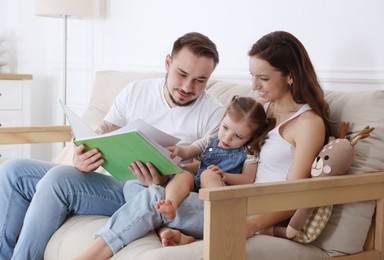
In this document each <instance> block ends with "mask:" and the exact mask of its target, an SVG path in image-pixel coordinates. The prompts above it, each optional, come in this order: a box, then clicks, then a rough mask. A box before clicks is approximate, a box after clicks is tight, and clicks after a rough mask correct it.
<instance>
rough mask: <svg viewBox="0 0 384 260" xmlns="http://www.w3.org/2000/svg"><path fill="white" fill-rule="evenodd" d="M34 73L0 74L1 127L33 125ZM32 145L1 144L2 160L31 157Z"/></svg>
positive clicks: (0, 156) (0, 157)
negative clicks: (32, 95) (32, 84)
mask: <svg viewBox="0 0 384 260" xmlns="http://www.w3.org/2000/svg"><path fill="white" fill-rule="evenodd" d="M31 82H32V75H28V74H0V127H12V126H29V125H31ZM30 154H31V146H30V145H0V161H1V160H4V159H8V158H15V157H24V158H29V157H30Z"/></svg>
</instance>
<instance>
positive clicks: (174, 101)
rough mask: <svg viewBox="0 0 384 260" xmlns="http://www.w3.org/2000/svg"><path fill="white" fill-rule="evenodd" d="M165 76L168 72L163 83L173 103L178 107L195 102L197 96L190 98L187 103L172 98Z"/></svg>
mask: <svg viewBox="0 0 384 260" xmlns="http://www.w3.org/2000/svg"><path fill="white" fill-rule="evenodd" d="M167 76H168V74H167V75H166V78H165V83H164V85H165V88H166V89H167V93H168V97H169V99H170V100H171V101H172V103H173V104H175V105H176V106H179V107H186V106H189V105H191V104H193V103H195V101H196V99H197V98H195V99H192V100H191V101H188V102H187V103H180V102H178V101H177V100H176V99H174V98H173V96H172V95H171V91H170V90H169V87H168V84H167Z"/></svg>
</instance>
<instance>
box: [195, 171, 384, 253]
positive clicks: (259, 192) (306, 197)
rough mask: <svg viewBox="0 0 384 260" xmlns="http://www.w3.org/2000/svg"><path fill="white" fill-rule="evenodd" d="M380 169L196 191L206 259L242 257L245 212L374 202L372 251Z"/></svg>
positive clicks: (377, 247) (379, 229)
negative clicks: (200, 202) (201, 202)
mask: <svg viewBox="0 0 384 260" xmlns="http://www.w3.org/2000/svg"><path fill="white" fill-rule="evenodd" d="M383 189H384V172H376V173H364V174H354V175H344V176H335V177H322V178H313V179H303V180H294V181H288V182H274V183H262V184H250V185H240V186H230V187H220V188H210V189H202V190H200V198H201V199H202V200H204V259H245V254H246V249H245V247H246V233H245V225H246V219H245V216H246V215H249V214H259V213H268V212H275V211H282V210H291V209H297V208H307V207H318V206H324V205H334V204H343V203H349V202H358V201H368V200H376V218H375V222H376V223H375V236H374V239H375V241H374V242H373V247H374V248H373V250H374V251H379V252H382V249H383V248H384V245H383V205H384V204H383V203H384V200H383Z"/></svg>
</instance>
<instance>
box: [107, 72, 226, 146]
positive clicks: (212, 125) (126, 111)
mask: <svg viewBox="0 0 384 260" xmlns="http://www.w3.org/2000/svg"><path fill="white" fill-rule="evenodd" d="M164 83H165V79H147V80H140V81H135V82H132V83H130V84H128V85H127V86H126V87H125V88H124V89H123V90H122V91H121V92H120V93H119V94H118V95H117V96H116V98H115V100H114V103H113V104H112V107H111V109H110V110H109V112H108V113H107V115H106V116H105V118H104V120H106V121H108V122H110V123H112V124H115V125H117V126H120V127H123V126H125V125H126V124H128V123H129V122H131V121H134V120H136V119H141V120H144V121H145V122H146V123H148V124H150V125H152V126H154V127H156V128H158V129H160V130H161V131H163V132H166V133H168V134H171V135H173V136H176V137H178V138H180V139H181V140H180V142H179V145H185V144H191V143H193V142H194V141H196V140H198V139H201V138H203V137H206V136H207V135H215V134H216V133H217V130H218V127H219V124H220V121H221V119H222V118H223V116H224V113H225V107H224V106H223V105H222V104H221V103H220V102H219V101H218V100H216V99H215V98H214V97H212V96H211V95H209V94H208V93H206V92H205V91H204V92H203V93H202V95H201V96H200V97H199V98H198V99H197V100H196V101H195V102H194V103H193V104H191V105H188V106H177V107H174V108H171V107H170V106H169V105H168V103H167V101H166V100H165V97H164Z"/></svg>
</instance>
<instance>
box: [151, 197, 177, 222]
mask: <svg viewBox="0 0 384 260" xmlns="http://www.w3.org/2000/svg"><path fill="white" fill-rule="evenodd" d="M155 207H156V210H157V212H159V213H160V214H162V215H163V216H165V217H166V218H167V219H170V220H171V219H174V218H175V217H176V207H175V206H174V205H173V204H172V201H170V200H159V201H158V202H156V205H155Z"/></svg>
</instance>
